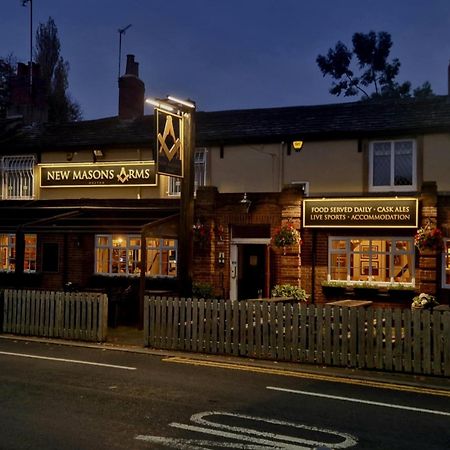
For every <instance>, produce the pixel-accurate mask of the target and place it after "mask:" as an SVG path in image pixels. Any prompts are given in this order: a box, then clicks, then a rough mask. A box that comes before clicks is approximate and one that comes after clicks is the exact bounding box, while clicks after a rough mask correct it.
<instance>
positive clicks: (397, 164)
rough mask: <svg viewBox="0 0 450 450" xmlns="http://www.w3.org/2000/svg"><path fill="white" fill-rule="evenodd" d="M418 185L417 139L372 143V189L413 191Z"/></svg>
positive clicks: (370, 159) (370, 156)
mask: <svg viewBox="0 0 450 450" xmlns="http://www.w3.org/2000/svg"><path fill="white" fill-rule="evenodd" d="M416 186H417V181H416V144H415V141H413V140H395V141H376V142H372V143H371V144H370V152H369V189H370V191H372V192H381V191H413V190H416Z"/></svg>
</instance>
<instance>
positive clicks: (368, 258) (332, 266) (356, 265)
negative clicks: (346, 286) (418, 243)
mask: <svg viewBox="0 0 450 450" xmlns="http://www.w3.org/2000/svg"><path fill="white" fill-rule="evenodd" d="M328 248H329V250H328V280H331V281H346V282H350V283H352V282H355V283H357V282H371V283H375V284H380V285H383V284H385V285H387V284H392V283H401V284H410V285H414V283H415V271H414V255H415V252H414V239H413V238H405V237H330V238H329V246H328Z"/></svg>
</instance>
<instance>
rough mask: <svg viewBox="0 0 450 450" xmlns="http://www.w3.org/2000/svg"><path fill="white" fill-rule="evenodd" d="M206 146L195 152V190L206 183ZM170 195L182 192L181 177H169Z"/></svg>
mask: <svg viewBox="0 0 450 450" xmlns="http://www.w3.org/2000/svg"><path fill="white" fill-rule="evenodd" d="M206 152H207V150H206V148H198V149H196V150H195V154H194V192H196V191H197V188H198V187H199V186H205V184H206ZM168 194H169V196H177V195H180V194H181V179H180V178H176V177H169V189H168Z"/></svg>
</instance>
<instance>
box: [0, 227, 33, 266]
mask: <svg viewBox="0 0 450 450" xmlns="http://www.w3.org/2000/svg"><path fill="white" fill-rule="evenodd" d="M4 237H6V239H7V242H6V243H5V244H3V243H2V241H3V238H4ZM30 238H31V239H32V245H30V243H29V242H27V240H28V241H29V240H30ZM24 240H25V245H24V255H23V262H24V269H23V272H24V273H36V265H37V234H35V233H26V234H25V235H24ZM4 250H6V253H7V254H6V257H5V266H7V267H8V268H7V269H5V268H3V261H0V272H1V273H14V272H15V271H16V268H17V266H16V262H17V253H16V251H17V239H16V235H15V234H14V233H1V234H0V253H3V251H4ZM30 255H31V256H34V257H31V256H30ZM1 258H2V259H3V256H1ZM12 261H13V262H12ZM12 266H13V268H11V267H12ZM26 266H28V268H26ZM30 267H34V269H30Z"/></svg>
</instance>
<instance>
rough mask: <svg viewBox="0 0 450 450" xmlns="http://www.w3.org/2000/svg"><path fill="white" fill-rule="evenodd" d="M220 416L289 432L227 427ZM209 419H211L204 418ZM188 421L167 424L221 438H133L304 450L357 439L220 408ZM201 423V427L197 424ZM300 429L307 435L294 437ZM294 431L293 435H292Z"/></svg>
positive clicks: (182, 445)
mask: <svg viewBox="0 0 450 450" xmlns="http://www.w3.org/2000/svg"><path fill="white" fill-rule="evenodd" d="M223 417H227V418H231V420H232V421H234V422H236V419H239V420H241V421H247V422H255V424H256V423H259V424H260V428H261V424H263V426H266V427H267V426H269V427H270V426H274V428H277V429H278V430H280V429H281V427H285V428H286V429H287V430H286V431H287V432H290V434H280V433H279V432H278V433H271V432H267V431H259V430H257V429H256V428H244V427H240V426H231V425H226V424H224V423H221V422H220V420H223ZM208 418H212V420H208ZM191 422H193V423H194V424H195V425H189V424H181V423H176V422H173V423H170V424H169V426H170V427H172V428H177V429H181V430H185V431H188V432H194V433H201V434H209V435H213V436H216V437H218V438H220V439H225V440H223V441H213V440H204V439H201V440H200V439H183V438H169V437H162V436H152V435H138V436H136V437H135V439H137V440H140V441H145V442H152V443H159V444H163V445H165V446H167V447H170V448H176V449H189V450H194V449H205V448H236V449H247V450H250V449H251V450H257V449H272V450H274V449H279V450H308V449H311V448H317V447H322V448H329V447H327V446H328V445H331V446H332V447H333V448H334V449H341V448H348V447H353V446H355V445H356V444H357V443H358V441H357V439H356V438H355V437H354V436H351V435H350V434H347V433H341V432H338V431H334V430H328V429H325V428H317V427H313V426H307V425H303V424H298V423H293V422H285V421H281V420H277V419H267V418H264V417H256V416H247V415H243V414H233V413H226V412H220V411H206V412H201V413H197V414H193V415H192V416H191ZM198 425H201V426H198ZM299 429H300V430H305V432H306V433H305V434H306V435H307V436H308V438H301V437H299V436H298V434H299ZM294 434H296V436H294ZM314 434H318V435H322V436H321V440H320V441H316V440H313V439H311V437H312V436H313V435H314ZM323 435H328V437H329V438H330V439H331V442H323V440H324V437H326V436H323Z"/></svg>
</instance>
